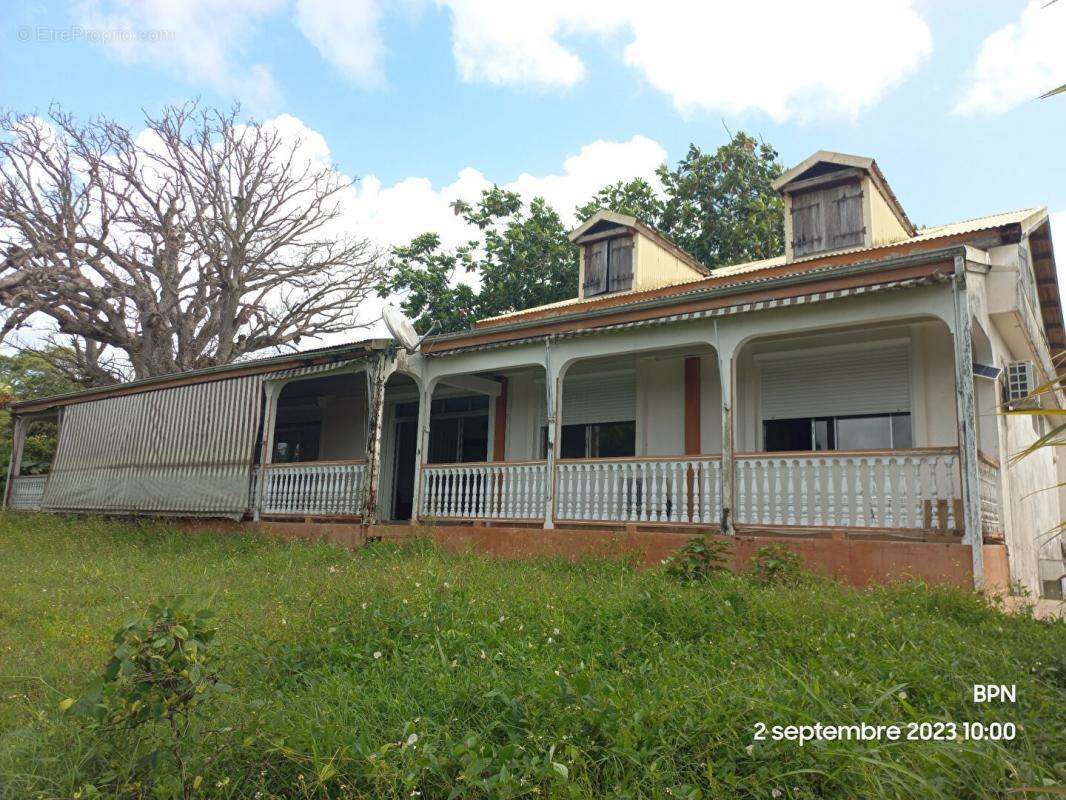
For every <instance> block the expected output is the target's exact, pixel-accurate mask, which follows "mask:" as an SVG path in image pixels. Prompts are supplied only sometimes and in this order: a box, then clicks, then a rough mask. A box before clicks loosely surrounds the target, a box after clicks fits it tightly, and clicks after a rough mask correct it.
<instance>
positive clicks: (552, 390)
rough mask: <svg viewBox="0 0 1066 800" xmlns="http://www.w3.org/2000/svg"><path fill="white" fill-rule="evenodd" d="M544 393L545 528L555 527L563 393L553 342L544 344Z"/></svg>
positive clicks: (547, 341)
mask: <svg viewBox="0 0 1066 800" xmlns="http://www.w3.org/2000/svg"><path fill="white" fill-rule="evenodd" d="M544 392H545V398H544V399H545V403H546V413H547V418H548V452H547V453H546V454H545V460H546V461H547V463H546V464H545V465H544V469H545V471H546V478H547V480H546V481H545V489H544V527H545V528H554V527H555V481H556V476H555V459H556V452H555V451H556V448H557V447H558V441H559V436H558V427H559V426H558V418H559V413H560V409H561V407H562V406H561V403H560V400H561V395H562V393H563V389H562V380H561V377H560V370H558V369H557V368H555V366H554V365H553V364H552V359H551V340H550V339H548V340H545V342H544Z"/></svg>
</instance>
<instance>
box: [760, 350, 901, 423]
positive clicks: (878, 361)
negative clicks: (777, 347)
mask: <svg viewBox="0 0 1066 800" xmlns="http://www.w3.org/2000/svg"><path fill="white" fill-rule="evenodd" d="M758 362H759V374H760V383H761V387H760V402H761V406H762V409H761V410H762V418H763V419H764V420H768V419H793V418H796V417H838V416H848V415H852V414H888V413H894V412H905V411H910V410H911V381H910V375H911V367H910V344H909V343H908V342H901V341H896V342H891V343H882V344H878V345H874V346H870V347H849V348H839V349H838V348H826V349H824V350H819V351H818V352H813V351H807V352H804V351H797V352H794V353H788V354H781V355H777V354H775V355H767V356H759V357H758Z"/></svg>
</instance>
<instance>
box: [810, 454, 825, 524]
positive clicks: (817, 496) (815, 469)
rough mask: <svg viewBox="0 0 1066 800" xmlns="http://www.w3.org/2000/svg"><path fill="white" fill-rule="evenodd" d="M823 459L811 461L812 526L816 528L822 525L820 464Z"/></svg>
mask: <svg viewBox="0 0 1066 800" xmlns="http://www.w3.org/2000/svg"><path fill="white" fill-rule="evenodd" d="M824 460H825V459H823V458H814V459H812V460H811V474H812V475H813V476H814V477H813V480H814V487H813V489H814V513H813V517H814V524H815V525H816V526H818V525H821V524H822V462H823V461H824Z"/></svg>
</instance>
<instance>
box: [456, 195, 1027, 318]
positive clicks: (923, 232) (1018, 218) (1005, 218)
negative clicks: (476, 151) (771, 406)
mask: <svg viewBox="0 0 1066 800" xmlns="http://www.w3.org/2000/svg"><path fill="white" fill-rule="evenodd" d="M1046 213H1047V209H1045V208H1042V207H1035V208H1023V209H1018V210H1015V211H1004V212H1001V213H999V214H991V215H989V216H985V217H975V218H973V219H967V220H962V221H959V222H952V223H948V224H946V225H936V226H933V227H929V228H922V229H920V230H919V231H918V232H917V233H916V234H915V235H914V236H911V237H908V238H906V239H900V240H899V241H896V242H891V243H889V244H885V245H878V246H876V247H853V248H849V249H846V250H834V251H833V252H832V253H817V254H814V255H810V256H807V257H805V258H798V259H795V260H793V261H791V262H786V260H785V257H784V256H783V255H781V256H775V257H773V258H764V259H761V260H759V261H748V262H745V263H742V264H732V265H730V266H725V267H716V268H715V270H714V272H713V273H712V274H711V276H710V277H709V278H696V279H694V280H686V281H677V282H676V283H670V284H666V285H664V286H657V287H655V288H654V289H642V290H639V291H638V290H630V291H626V292H618V293H616V294H612V295H610V297H609V298H605V297H603V296H596V297H594V298H590V299H587V300H581V299H579V298H577V297H574V298H571V299H569V300H561V301H559V302H556V303H548V304H547V305H542V306H535V307H534V308H527V309H523V310H522V311H513V312H511V313H509V314H501V315H498V316H495V317H486V318H485V319H482V320H479V324H478V326H477V328H475V330H477V329H481V328H491V327H492V324H493V323H503V322H509V321H512V320H517V319H521V318H522V317H524V316H527V315H535V314H538V313H540V312H543V311H551V310H553V309H560V308H566V309H567V310H575V308H574V307H579V306H583V305H590V306H591V305H604V300H606V299H610V300H612V301H614V302H612V303H610V305H625V304H626V303H627V302H628V301H629V300H630V299H637V298H640V297H641V296H643V295H646V294H648V293H650V292H657V291H661V290H662V289H664V288H672V289H680V290H681V293H683V292H684V289H685V287H692V288H697V287H699V286H701V285H702V284H705V283H707V282H708V281H713V280H718V279H721V278H723V277H729V276H732V275H744V276H748V275H750V274H751V273H757V272H760V271H762V270H768V269H774V268H776V267H783V266H785V265H786V263H787V264H789V265H799V266H802V265H803V264H807V263H813V262H817V261H819V260H821V259H823V258H826V257H827V256H832V257H838V256H842V255H861V254H864V253H872V252H876V251H877V250H882V249H884V248H886V247H899V246H906V245H908V244H920V243H923V242H931V241H935V240H937V239H943V238H947V237H950V236H958V235H963V234H967V233H978V232H980V231H986V230H993V229H995V228H999V227H1001V226H1003V225H1011V224H1021V225H1023V226H1025V225H1026V223H1030V222H1035V221H1036V220H1037V219H1039V218H1040V217H1041V216H1042V215H1044V214H1046ZM797 271H798V270H797ZM486 323H489V324H486Z"/></svg>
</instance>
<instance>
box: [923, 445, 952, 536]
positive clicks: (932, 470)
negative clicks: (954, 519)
mask: <svg viewBox="0 0 1066 800" xmlns="http://www.w3.org/2000/svg"><path fill="white" fill-rule="evenodd" d="M927 463H928V466H929V488H930V490H931V491H932V495H933V498H932V503H931V506H932V513H931V514H930V515H929V520H930V526H929V527H931V528H939V527H940V478H939V476H938V475H937V472H938V470H937V466H938V465H939V460H938V459H937V457H936V456H929V460H928V462H927ZM949 505H950V503H949Z"/></svg>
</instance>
